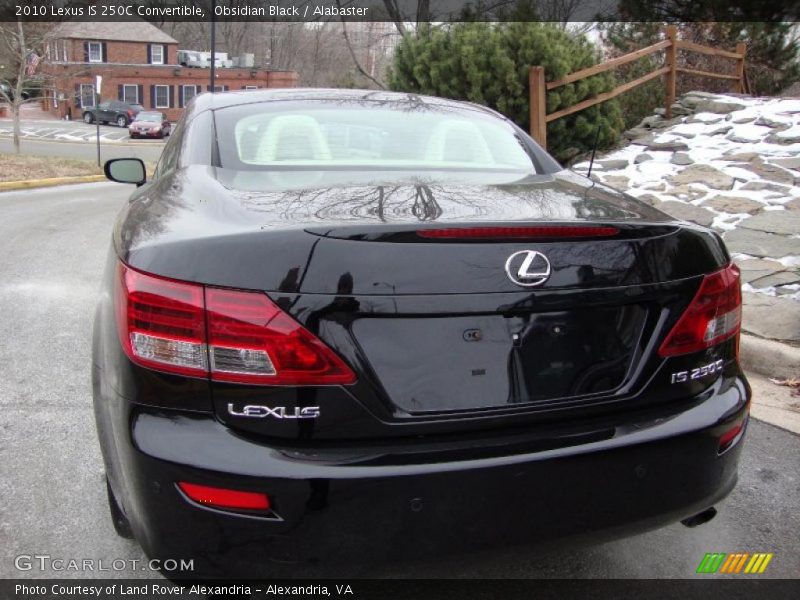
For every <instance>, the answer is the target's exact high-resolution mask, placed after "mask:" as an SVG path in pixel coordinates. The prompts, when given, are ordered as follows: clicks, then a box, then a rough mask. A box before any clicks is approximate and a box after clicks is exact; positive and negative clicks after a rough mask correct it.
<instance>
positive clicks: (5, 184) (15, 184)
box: [0, 175, 106, 192]
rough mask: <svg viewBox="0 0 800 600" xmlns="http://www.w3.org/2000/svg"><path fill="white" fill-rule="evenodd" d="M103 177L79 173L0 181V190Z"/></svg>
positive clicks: (88, 181) (30, 187)
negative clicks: (69, 175) (75, 174)
mask: <svg viewBox="0 0 800 600" xmlns="http://www.w3.org/2000/svg"><path fill="white" fill-rule="evenodd" d="M105 179H106V176H105V175H79V176H77V177H51V178H49V179H28V180H26V181H0V192H10V191H13V190H28V189H32V188H40V187H52V186H55V185H70V184H72V183H95V182H98V181H105Z"/></svg>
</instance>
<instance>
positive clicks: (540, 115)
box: [528, 25, 750, 148]
mask: <svg viewBox="0 0 800 600" xmlns="http://www.w3.org/2000/svg"><path fill="white" fill-rule="evenodd" d="M666 38H667V39H665V40H664V41H662V42H658V43H657V44H653V45H652V46H647V47H646V48H642V49H640V50H636V51H634V52H631V53H629V54H624V55H623V56H619V57H617V58H614V59H612V60H609V61H606V62H604V63H600V64H598V65H594V66H592V67H588V68H586V69H581V70H580V71H576V72H574V73H570V74H569V75H567V76H566V77H562V78H561V79H558V80H556V81H547V82H546V81H545V73H544V67H531V68H530V72H529V75H528V77H529V82H530V111H531V114H530V117H531V137H533V139H535V140H536V141H537V142H538V143H539V144H540V145H541V146H542V147H543V148H547V124H548V123H550V122H551V121H555V120H556V119H560V118H561V117H566V116H567V115H571V114H572V113H576V112H578V111H581V110H584V109H586V108H589V107H590V106H594V105H595V104H599V103H601V102H605V101H606V100H611V98H616V97H617V96H619V95H620V94H624V93H625V92H627V91H629V90H632V89H633V88H635V87H638V86H640V85H642V84H643V83H647V82H648V81H651V80H653V79H656V78H657V77H661V76H662V75H663V76H664V85H665V86H666V116H667V118H671V117H672V104H673V103H674V102H675V80H676V75H677V73H689V74H691V75H700V76H703V77H713V78H716V79H728V80H730V81H733V82H735V85H734V91H736V92H738V93H741V94H745V93H750V89H749V84H748V82H747V77H746V75H745V70H744V56H745V50H746V48H747V47H746V44H745V43H744V42H739V43H738V44H736V51H735V52H728V51H727V50H720V49H717V48H711V47H710V46H703V45H701V44H695V43H694V42H689V41H684V40H679V39H678V30H677V28H676V27H675V26H674V25H670V26H668V27H667V28H666ZM662 50H663V51H665V53H666V54H665V57H664V66H663V67H660V68H658V69H656V70H654V71H651V72H650V73H647V74H646V75H643V76H641V77H639V78H638V79H634V80H633V81H629V82H628V83H623V84H622V85H619V86H617V87H615V88H614V89H613V90H611V91H609V92H603V93H602V94H598V95H597V96H594V97H593V98H587V99H586V100H582V101H581V102H578V103H577V104H573V105H572V106H568V107H566V108H562V109H560V110H557V111H556V112H553V113H550V114H547V101H546V96H547V92H548V91H549V90H553V89H556V88H558V87H561V86H562V85H567V84H568V83H573V82H575V81H580V80H581V79H585V78H586V77H591V76H592V75H597V74H599V73H604V72H606V71H609V70H611V69H614V68H616V67H619V66H621V65H625V64H628V63H630V62H633V61H635V60H638V59H640V58H644V57H645V56H650V55H651V54H655V53H656V52H661V51H662ZM678 50H687V51H689V52H699V53H701V54H707V55H710V56H718V57H722V58H730V59H732V60H735V61H736V69H735V72H734V73H733V74H730V75H728V74H724V73H713V72H711V71H698V70H696V69H687V68H684V67H679V66H678V61H677V53H678Z"/></svg>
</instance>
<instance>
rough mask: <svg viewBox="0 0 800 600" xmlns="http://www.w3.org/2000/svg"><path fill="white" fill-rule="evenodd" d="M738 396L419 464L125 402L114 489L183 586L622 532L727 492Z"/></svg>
mask: <svg viewBox="0 0 800 600" xmlns="http://www.w3.org/2000/svg"><path fill="white" fill-rule="evenodd" d="M749 394H750V392H749V387H748V386H747V383H746V381H745V380H744V379H743V378H739V377H736V378H729V379H723V380H720V381H718V382H717V384H715V386H714V387H713V388H712V389H711V390H709V391H708V392H707V393H705V394H703V397H702V398H696V399H693V400H691V401H686V402H685V403H682V404H684V405H683V408H682V409H681V410H680V411H678V412H675V410H674V408H673V412H672V413H671V414H663V411H662V413H661V414H660V415H659V414H655V413H653V412H651V413H649V414H644V413H641V414H639V415H638V416H636V417H631V416H626V417H625V419H624V423H623V422H622V421H623V419H622V418H620V417H617V418H616V420H615V423H616V425H615V426H614V427H612V428H611V429H610V433H609V434H608V435H606V436H605V438H604V439H600V440H598V441H593V442H590V443H583V444H579V445H572V446H567V447H560V448H551V449H548V450H545V451H539V452H532V453H528V454H513V455H506V456H493V457H491V458H483V459H481V458H477V459H474V460H461V461H450V462H430V461H425V462H422V463H421V464H418V461H415V460H413V456H412V455H411V454H410V453H409V454H408V455H407V456H408V457H409V460H407V461H405V462H403V452H402V451H397V452H396V453H395V454H390V455H386V454H383V455H381V456H378V455H380V454H381V452H382V451H378V450H376V449H374V448H362V449H360V456H359V457H355V455H354V454H353V453H352V452H349V453H348V458H347V459H346V460H345V459H343V458H342V456H343V455H341V454H339V455H337V454H336V453H335V452H332V451H331V450H329V449H328V450H325V449H320V450H319V451H317V452H316V453H315V454H314V455H309V454H301V453H300V452H299V451H297V450H291V449H287V448H286V447H281V448H277V447H270V446H266V445H264V444H263V443H256V442H254V441H252V440H248V439H246V438H243V437H240V436H239V435H237V434H235V433H234V432H232V431H231V430H229V429H227V428H226V427H225V426H223V425H222V424H220V423H219V422H217V421H215V420H214V419H212V418H209V417H207V416H200V415H190V414H186V413H184V414H180V413H176V412H165V411H157V410H155V409H145V408H141V407H137V408H135V409H134V410H133V412H132V413H131V415H130V417H131V418H130V420H129V421H128V423H129V424H130V428H129V432H130V435H131V438H130V441H131V442H132V443H130V444H124V445H118V446H117V449H118V451H119V452H120V456H119V457H118V458H119V460H120V464H119V465H118V466H119V467H120V468H119V469H118V470H117V473H120V474H122V476H121V480H120V481H117V482H114V485H115V487H119V488H121V489H116V490H115V491H116V494H117V495H118V496H119V497H120V499H121V500H122V503H123V504H124V510H125V512H126V514H128V516H129V518H130V520H131V522H132V526H133V529H134V532H135V534H136V537H137V539H138V540H139V542H140V543H141V544H142V546H143V548H144V549H145V551H146V552H147V554H148V555H150V556H151V557H155V558H162V559H166V558H179V557H180V558H193V559H195V569H196V571H195V572H194V573H191V574H187V575H194V576H197V575H203V576H206V575H207V576H220V575H239V576H249V577H256V576H275V575H292V574H295V575H299V574H302V575H309V574H312V573H313V571H310V570H309V566H310V565H320V564H322V565H328V564H336V563H342V562H347V563H349V564H350V565H355V564H359V565H366V564H370V563H373V562H376V561H378V562H379V561H383V560H388V559H394V558H398V557H400V558H403V557H413V558H415V559H419V558H423V557H425V556H432V555H439V554H441V553H445V552H452V551H459V552H460V551H464V550H475V549H482V548H488V547H492V546H499V545H510V544H519V543H531V542H540V541H544V540H552V539H553V538H561V537H568V536H580V537H581V538H587V537H588V538H600V539H603V538H608V537H619V536H622V535H627V534H630V533H635V532H639V531H644V530H647V529H652V528H655V527H659V526H661V525H664V524H668V523H672V522H676V521H678V520H680V519H682V518H685V517H687V516H690V515H693V514H695V513H697V512H700V511H701V510H704V509H705V508H708V507H709V506H712V505H713V504H715V503H716V502H718V501H719V500H721V499H722V498H723V497H725V496H726V495H727V494H728V493H729V492H730V491H731V489H732V488H733V487H734V485H735V484H736V477H737V463H738V459H739V454H740V452H741V447H742V443H741V440H739V442H738V443H737V444H736V445H735V446H733V447H732V448H731V449H730V450H729V451H727V452H725V453H723V454H721V455H720V454H719V453H718V444H719V438H720V436H721V435H722V433H724V432H725V431H727V430H728V429H729V428H730V425H731V423H734V422H735V421H736V420H737V419H742V418H744V417H745V414H746V411H747V403H748V401H749ZM337 456H338V458H337ZM376 456H378V458H376ZM176 481H190V482H195V483H200V484H205V485H212V486H219V487H228V488H233V489H242V490H250V491H262V492H265V493H267V494H269V495H270V497H271V498H272V499H273V502H274V505H273V506H274V508H275V511H276V514H277V515H279V517H280V520H265V519H257V518H252V517H246V516H239V515H231V514H225V513H220V512H215V511H211V510H208V509H204V508H200V507H197V506H194V505H191V504H189V503H188V502H187V501H186V500H185V499H184V498H183V497H182V496H181V494H180V493H179V492H178V491H177V489H176V488H175V482H176ZM298 565H302V569H297V566H298ZM336 572H337V573H341V572H340V571H336ZM326 573H327V572H326V571H325V570H324V569H323V570H322V571H321V572H320V574H323V575H324V574H326ZM174 575H175V574H174V573H173V574H171V576H174Z"/></svg>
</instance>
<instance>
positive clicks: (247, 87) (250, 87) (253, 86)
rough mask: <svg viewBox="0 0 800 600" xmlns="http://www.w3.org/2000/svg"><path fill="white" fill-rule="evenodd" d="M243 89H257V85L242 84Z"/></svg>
mask: <svg viewBox="0 0 800 600" xmlns="http://www.w3.org/2000/svg"><path fill="white" fill-rule="evenodd" d="M244 89H246V90H257V89H258V86H257V85H246V86H244Z"/></svg>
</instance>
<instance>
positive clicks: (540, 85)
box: [528, 67, 547, 150]
mask: <svg viewBox="0 0 800 600" xmlns="http://www.w3.org/2000/svg"><path fill="white" fill-rule="evenodd" d="M528 83H529V86H530V113H531V114H530V117H531V137H532V138H533V139H534V140H536V142H537V143H538V144H539V145H540V146H541V147H542V148H544V149H545V150H547V100H546V96H545V92H546V91H547V88H546V87H545V82H544V67H531V68H530V71H529V72H528Z"/></svg>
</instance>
